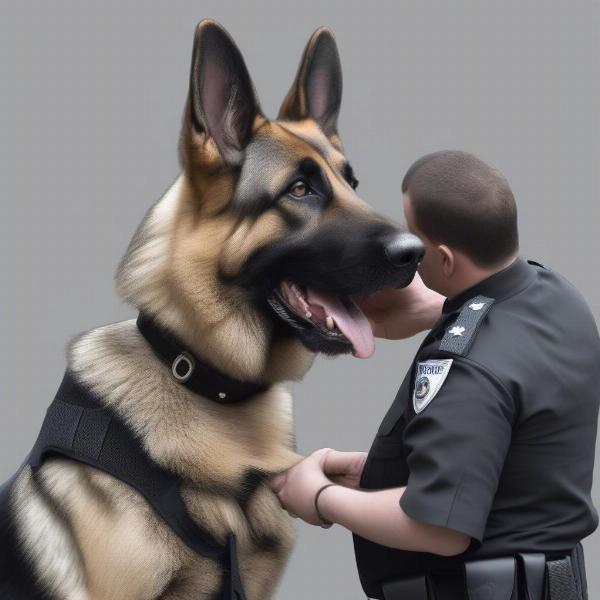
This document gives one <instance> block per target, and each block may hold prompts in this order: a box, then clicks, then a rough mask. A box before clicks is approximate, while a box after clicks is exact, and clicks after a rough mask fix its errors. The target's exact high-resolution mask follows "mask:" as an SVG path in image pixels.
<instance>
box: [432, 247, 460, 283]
mask: <svg viewBox="0 0 600 600" xmlns="http://www.w3.org/2000/svg"><path fill="white" fill-rule="evenodd" d="M437 249H438V252H439V253H440V258H441V261H442V272H443V273H444V275H445V276H446V277H450V276H451V275H452V274H453V273H454V269H455V267H456V260H455V256H454V252H452V250H450V248H448V246H446V245H445V244H440V245H439V246H438V247H437Z"/></svg>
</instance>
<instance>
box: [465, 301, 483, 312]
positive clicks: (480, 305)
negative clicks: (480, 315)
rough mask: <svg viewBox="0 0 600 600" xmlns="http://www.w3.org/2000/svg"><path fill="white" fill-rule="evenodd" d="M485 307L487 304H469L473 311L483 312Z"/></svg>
mask: <svg viewBox="0 0 600 600" xmlns="http://www.w3.org/2000/svg"><path fill="white" fill-rule="evenodd" d="M484 306H485V302H473V304H469V308H470V309H471V310H481V309H482V308H483V307H484Z"/></svg>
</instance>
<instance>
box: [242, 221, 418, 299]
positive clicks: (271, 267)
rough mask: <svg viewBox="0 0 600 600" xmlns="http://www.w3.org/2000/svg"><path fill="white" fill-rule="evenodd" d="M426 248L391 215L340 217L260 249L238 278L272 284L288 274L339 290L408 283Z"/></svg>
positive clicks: (352, 291) (325, 288)
mask: <svg viewBox="0 0 600 600" xmlns="http://www.w3.org/2000/svg"><path fill="white" fill-rule="evenodd" d="M424 252H425V249H424V246H423V244H422V243H421V241H420V240H419V238H418V237H416V236H415V235H413V234H411V233H409V232H407V231H405V230H404V229H401V228H400V227H397V226H394V225H392V224H390V223H389V222H386V221H370V222H369V221H367V222H361V221H359V220H350V219H347V220H340V219H335V220H332V221H331V222H330V223H326V224H321V225H319V227H318V228H317V229H316V230H315V231H313V232H312V233H308V232H307V231H306V230H302V231H299V232H296V233H293V234H291V235H289V236H287V237H285V238H284V239H282V240H279V241H277V242H275V243H273V244H271V245H268V246H265V247H262V248H260V249H259V250H257V251H256V252H255V253H254V254H253V255H252V256H251V257H250V258H249V259H248V261H247V262H246V265H245V267H244V269H243V270H242V272H241V273H240V274H239V276H238V277H237V281H236V283H237V284H238V285H241V286H242V287H245V288H249V289H252V288H262V289H263V290H265V289H267V290H270V289H272V288H273V287H275V286H277V285H278V283H279V282H280V281H282V280H284V279H288V278H289V279H292V280H294V281H296V282H298V283H300V284H302V285H305V286H308V287H314V288H317V289H319V290H322V291H324V292H330V293H334V294H339V295H351V294H359V293H371V292H375V291H378V290H380V289H383V288H386V287H395V288H399V287H405V286H407V285H408V284H409V283H410V282H411V281H412V279H413V277H414V275H415V272H416V269H417V266H418V264H419V261H420V260H421V258H422V257H423V254H424Z"/></svg>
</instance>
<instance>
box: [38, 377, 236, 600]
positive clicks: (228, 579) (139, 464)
mask: <svg viewBox="0 0 600 600" xmlns="http://www.w3.org/2000/svg"><path fill="white" fill-rule="evenodd" d="M49 454H61V455H64V456H67V457H69V458H72V459H74V460H77V461H80V462H83V463H86V464H88V465H90V466H92V467H95V468H98V469H101V470H103V471H105V472H107V473H109V474H110V475H112V476H114V477H116V478H117V479H120V480H122V481H124V482H126V483H128V484H129V485H131V486H132V487H133V488H135V489H136V490H137V491H138V492H140V494H142V496H144V498H145V499H146V500H147V501H148V503H149V504H150V505H151V506H152V508H153V509H154V510H155V511H156V512H157V513H158V514H159V515H160V517H162V519H163V520H164V521H165V523H166V524H167V525H168V526H169V527H170V528H171V529H172V530H173V531H174V532H175V533H176V534H177V535H178V536H179V538H180V539H181V540H182V541H183V542H184V543H185V544H187V545H188V546H189V547H190V548H191V549H192V550H194V551H195V552H196V553H198V554H200V555H201V556H204V557H206V558H210V559H213V560H216V561H218V562H219V563H220V564H221V566H222V567H223V569H224V580H223V585H222V594H221V595H220V596H219V598H222V599H223V600H245V596H244V591H243V587H242V583H241V578H240V575H239V568H238V563H237V553H236V537H235V534H234V533H230V534H229V537H228V540H227V543H226V545H222V544H220V543H219V542H218V541H217V540H215V539H214V538H213V536H212V535H211V534H210V533H209V532H208V531H207V530H206V529H204V528H203V527H201V526H200V525H198V523H196V522H195V521H194V520H193V519H192V518H191V516H190V515H189V513H188V511H187V508H186V506H185V503H184V501H183V498H182V496H181V484H182V480H181V478H180V477H179V476H178V475H176V474H175V473H172V472H170V471H168V470H167V469H164V468H163V467H161V466H160V465H158V464H157V463H156V462H154V461H153V460H152V459H151V458H150V457H149V456H148V454H147V453H146V452H145V450H144V448H143V446H142V443H141V441H140V440H139V438H138V437H137V436H136V435H135V434H134V432H133V431H132V430H130V428H129V427H127V426H125V424H124V423H123V422H122V421H121V419H119V417H118V416H117V415H116V414H115V413H114V412H113V411H111V410H109V409H108V408H106V407H104V406H103V405H101V404H100V403H99V401H98V400H97V399H96V398H95V396H94V395H93V394H92V392H91V390H89V389H88V388H87V387H86V386H84V385H83V384H82V383H80V382H79V381H78V380H76V379H75V377H74V375H73V374H72V373H71V371H69V370H67V371H66V372H65V375H64V378H63V381H62V383H61V385H60V387H59V389H58V391H57V393H56V397H55V398H54V400H53V402H52V404H51V405H50V406H49V407H48V410H47V412H46V416H45V419H44V422H43V425H42V428H41V431H40V433H39V435H38V438H37V440H36V442H35V445H34V447H33V449H32V450H31V452H30V454H29V456H28V459H27V462H28V463H29V465H30V466H31V468H32V470H33V471H34V472H36V471H37V470H38V469H39V468H40V467H41V465H42V463H43V460H44V458H45V457H46V456H48V455H49Z"/></svg>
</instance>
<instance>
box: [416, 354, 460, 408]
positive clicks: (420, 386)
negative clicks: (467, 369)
mask: <svg viewBox="0 0 600 600" xmlns="http://www.w3.org/2000/svg"><path fill="white" fill-rule="evenodd" d="M452 361H453V359H452V358H444V359H431V360H426V361H419V362H417V372H416V373H415V388H414V390H413V408H414V409H415V413H417V414H418V413H420V412H422V411H423V410H424V408H425V407H426V406H427V405H428V404H429V403H430V402H431V401H432V400H433V398H434V397H435V395H436V394H437V393H438V392H439V391H440V388H441V387H442V384H443V383H444V381H445V379H446V377H447V376H448V373H449V372H450V367H451V366H452Z"/></svg>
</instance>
